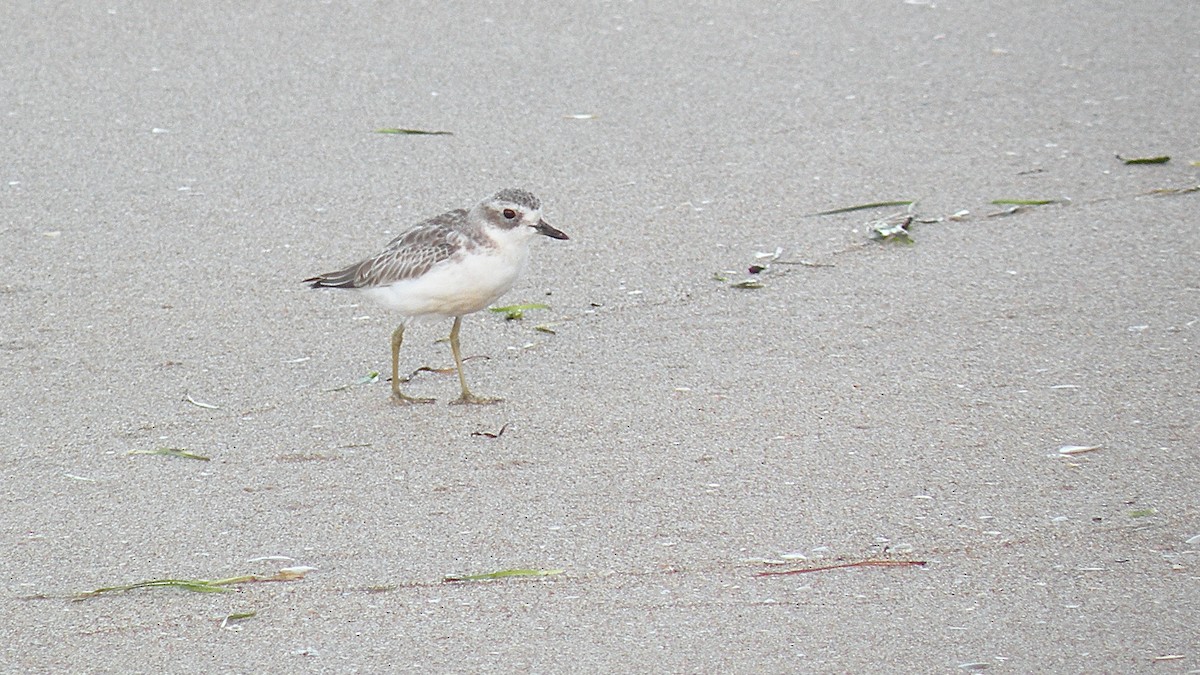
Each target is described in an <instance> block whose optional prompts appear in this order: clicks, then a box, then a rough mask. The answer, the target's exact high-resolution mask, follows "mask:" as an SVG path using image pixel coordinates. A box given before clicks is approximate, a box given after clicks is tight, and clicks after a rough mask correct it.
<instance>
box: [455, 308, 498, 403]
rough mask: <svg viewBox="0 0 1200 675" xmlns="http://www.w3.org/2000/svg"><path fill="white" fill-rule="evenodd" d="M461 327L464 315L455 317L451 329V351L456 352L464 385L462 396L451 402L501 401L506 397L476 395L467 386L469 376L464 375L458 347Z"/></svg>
mask: <svg viewBox="0 0 1200 675" xmlns="http://www.w3.org/2000/svg"><path fill="white" fill-rule="evenodd" d="M461 327H462V317H461V316H456V317H454V326H453V327H452V328H451V329H450V351H452V352H454V365H455V366H457V367H458V383H459V384H460V385H462V396H460V397H458V398H457V399H455V400H453V401H451V403H499V402H500V401H502V400H504V399H499V398H484V397H482V396H476V395H475V394H472V393H471V390H470V389H468V388H467V378H466V376H465V375H463V366H462V350H461V349H459V347H458V329H459V328H461Z"/></svg>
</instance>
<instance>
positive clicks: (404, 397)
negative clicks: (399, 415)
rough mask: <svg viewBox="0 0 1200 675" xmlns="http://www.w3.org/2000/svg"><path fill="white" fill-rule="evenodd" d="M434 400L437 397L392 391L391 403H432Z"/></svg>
mask: <svg viewBox="0 0 1200 675" xmlns="http://www.w3.org/2000/svg"><path fill="white" fill-rule="evenodd" d="M436 400H437V399H435V398H422V397H417V396H409V395H408V394H401V393H400V392H398V391H393V392H392V403H395V404H396V405H412V404H414V403H433V402H434V401H436Z"/></svg>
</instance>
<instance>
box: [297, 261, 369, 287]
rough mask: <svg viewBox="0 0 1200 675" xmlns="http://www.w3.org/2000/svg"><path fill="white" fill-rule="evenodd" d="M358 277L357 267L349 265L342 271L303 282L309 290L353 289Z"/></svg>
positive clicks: (320, 275) (328, 273)
mask: <svg viewBox="0 0 1200 675" xmlns="http://www.w3.org/2000/svg"><path fill="white" fill-rule="evenodd" d="M357 277H358V265H351V266H350V267H347V268H346V269H344V270H338V271H336V272H326V273H324V274H318V275H317V276H315V277H309V278H307V279H305V280H304V283H306V284H308V286H309V288H354V287H355V286H356V284H355V283H354V281H355V279H356V278H357Z"/></svg>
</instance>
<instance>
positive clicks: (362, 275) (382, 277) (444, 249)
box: [305, 209, 472, 288]
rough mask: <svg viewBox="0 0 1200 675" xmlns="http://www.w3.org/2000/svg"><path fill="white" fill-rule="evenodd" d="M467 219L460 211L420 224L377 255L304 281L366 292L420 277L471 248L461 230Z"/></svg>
mask: <svg viewBox="0 0 1200 675" xmlns="http://www.w3.org/2000/svg"><path fill="white" fill-rule="evenodd" d="M466 218H467V212H466V211H465V210H463V209H457V210H454V211H448V212H446V213H443V214H442V215H440V216H435V217H433V218H430V219H429V220H426V221H424V222H421V223H417V224H416V225H413V226H412V227H410V228H409V229H407V230H405V231H404V232H402V233H400V234H399V235H398V236H397V237H396V238H395V239H393V240H391V241H390V242H388V245H387V247H386V248H384V249H383V251H381V252H380V253H379V254H378V255H375V256H372V257H370V258H367V259H366V260H363V261H362V262H358V263H355V264H353V265H351V266H349V267H347V268H345V269H341V270H338V271H336V272H327V273H325V274H322V275H319V276H316V277H313V278H311V279H306V280H305V281H307V282H311V284H312V286H313V288H319V287H322V286H328V287H335V288H364V287H370V286H384V285H387V284H390V283H392V282H395V281H403V280H404V279H413V278H415V277H419V276H421V275H422V274H425V273H426V272H428V271H429V269H430V268H431V267H433V266H434V265H436V264H437V263H439V262H441V261H443V260H446V259H448V258H450V257H451V256H452V255H453V254H454V252H455V250H457V249H460V248H463V247H468V248H469V247H470V246H471V245H472V241H471V240H470V239H469V238H468V237H467V236H465V235H464V234H463V233H462V232H461V229H460V228H461V227H462V225H463V224H464V223H465V222H466Z"/></svg>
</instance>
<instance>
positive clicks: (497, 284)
mask: <svg viewBox="0 0 1200 675" xmlns="http://www.w3.org/2000/svg"><path fill="white" fill-rule="evenodd" d="M539 234H540V235H544V236H547V237H550V238H551V239H562V240H566V239H570V237H568V236H567V235H566V234H565V233H563V232H562V230H559V229H557V228H555V227H553V226H551V225H550V223H547V222H546V221H545V220H544V219H543V218H542V203H541V201H540V200H538V198H537V197H535V196H533V195H532V194H531V193H529V192H527V191H525V190H520V189H516V188H506V189H503V190H500V191H499V192H497V193H496V194H494V195H492V196H491V197H488V198H487V199H484V200H483V201H481V202H479V203H478V204H476V205H475V206H473V207H471V208H470V209H454V210H453V211H447V212H445V213H443V214H441V215H438V216H434V217H433V218H429V219H428V220H423V221H421V222H419V223H417V224H415V225H412V226H411V227H409V228H408V229H406V230H404V231H403V232H401V233H400V234H398V235H397V236H396V237H395V238H394V239H392V240H391V241H390V242H388V244H387V246H385V247H384V248H383V250H382V251H380V252H379V253H377V254H375V255H373V256H371V257H369V258H366V259H364V260H361V261H359V262H356V263H354V264H353V265H350V266H348V267H344V268H342V269H339V270H337V271H335V272H326V273H324V274H318V275H316V276H314V277H309V278H308V279H305V280H304V281H303V283H306V284H309V286H310V287H311V288H341V289H354V290H358V291H360V292H361V293H362V294H363V295H365V296H367V297H368V298H370V299H371V300H373V301H375V302H377V303H379V304H381V305H383V306H384V307H385V308H387V309H390V310H392V311H394V312H396V313H398V314H399V315H400V316H401V321H400V325H399V326H397V327H396V330H394V331H393V332H392V400H393V401H395V402H396V403H399V404H414V403H432V402H434V399H432V398H419V397H415V396H409V395H407V394H405V393H403V392H402V391H400V373H399V363H400V345H401V343H403V341H404V327H405V325H407V324H408V323H409V321H411V320H413V319H419V318H423V317H434V318H439V317H440V318H450V317H453V318H454V325H453V326H452V327H451V328H450V351H451V352H452V353H453V354H454V365H455V368H456V369H457V371H458V383H459V385H460V387H461V388H462V393H461V395H460V396H459V397H458V399H456V400H454V401H452V403H457V404H463V403H477V404H486V403H498V402H500V401H501V400H502V399H498V398H487V397H483V396H478V395H476V394H474V393H472V392H471V390H470V388H469V387H467V378H466V376H464V375H463V363H462V351H461V349H460V347H459V341H458V333H459V330H460V329H461V327H462V320H463V317H464V316H466V315H467V314H471V313H473V312H478V311H480V310H481V309H484V308H485V307H487V306H488V305H490V304H492V303H493V302H495V301H496V300H497V299H498V298H500V296H502V295H504V294H505V293H507V292H508V291H509V289H511V288H512V286H513V284H514V283H516V281H517V278H518V277H519V276H520V275H521V272H522V271H524V269H525V266H526V263H527V261H528V258H529V243H530V241H531V240H532V239H533V238H534V237H535V236H537V235H539Z"/></svg>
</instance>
